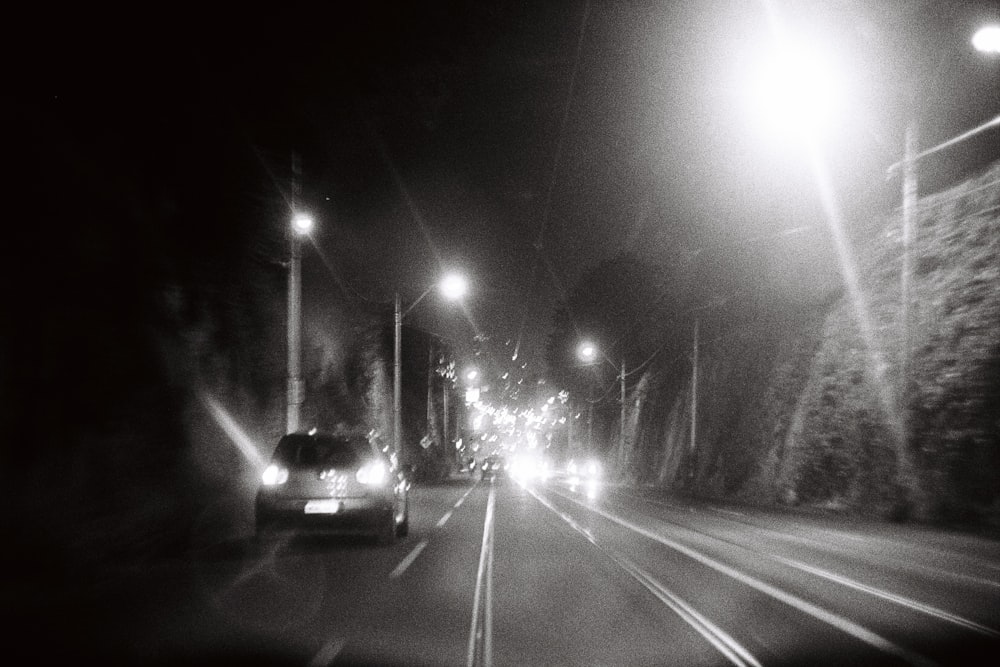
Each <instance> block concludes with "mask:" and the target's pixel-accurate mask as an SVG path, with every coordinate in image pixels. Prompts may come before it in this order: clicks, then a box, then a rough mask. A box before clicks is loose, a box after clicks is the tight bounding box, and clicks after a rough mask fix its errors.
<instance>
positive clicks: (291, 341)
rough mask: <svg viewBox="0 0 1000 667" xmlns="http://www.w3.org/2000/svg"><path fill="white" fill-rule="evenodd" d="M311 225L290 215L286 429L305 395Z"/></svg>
mask: <svg viewBox="0 0 1000 667" xmlns="http://www.w3.org/2000/svg"><path fill="white" fill-rule="evenodd" d="M312 228H313V219H312V218H311V217H310V216H309V215H307V214H305V213H302V212H298V213H295V214H294V215H293V216H292V225H291V234H290V237H291V238H290V241H291V258H290V261H289V265H288V390H287V391H288V394H287V405H288V413H287V423H286V429H285V430H286V432H287V433H294V432H295V431H298V430H299V419H300V415H301V409H302V402H303V400H304V398H305V396H304V394H305V392H304V391H303V387H302V378H301V374H302V371H301V359H302V333H301V329H302V239H303V238H304V237H306V236H308V235H309V232H311V231H312Z"/></svg>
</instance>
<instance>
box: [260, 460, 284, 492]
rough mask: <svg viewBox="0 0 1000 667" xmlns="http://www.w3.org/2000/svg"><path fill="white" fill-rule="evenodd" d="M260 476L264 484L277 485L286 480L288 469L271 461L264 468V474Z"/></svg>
mask: <svg viewBox="0 0 1000 667" xmlns="http://www.w3.org/2000/svg"><path fill="white" fill-rule="evenodd" d="M260 477H261V481H262V482H264V486H277V485H279V484H284V483H285V482H287V481H288V469H287V468H282V467H281V466H278V465H275V464H273V463H272V464H271V465H269V466H267V468H265V469H264V474H263V475H261V476H260Z"/></svg>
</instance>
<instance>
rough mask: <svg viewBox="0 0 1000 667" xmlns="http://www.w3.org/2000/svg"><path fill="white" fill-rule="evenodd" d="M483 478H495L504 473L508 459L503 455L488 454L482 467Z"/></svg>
mask: <svg viewBox="0 0 1000 667" xmlns="http://www.w3.org/2000/svg"><path fill="white" fill-rule="evenodd" d="M480 470H481V479H494V478H495V477H499V476H500V475H502V474H504V472H506V470H507V460H506V459H504V457H502V456H498V455H495V454H494V455H492V456H487V457H486V458H485V459H484V460H483V465H482V466H481V467H480Z"/></svg>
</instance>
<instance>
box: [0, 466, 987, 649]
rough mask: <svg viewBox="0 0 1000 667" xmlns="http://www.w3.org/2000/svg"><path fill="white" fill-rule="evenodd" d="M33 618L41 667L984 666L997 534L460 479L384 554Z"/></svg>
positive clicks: (178, 569)
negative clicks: (95, 663) (85, 665)
mask: <svg viewBox="0 0 1000 667" xmlns="http://www.w3.org/2000/svg"><path fill="white" fill-rule="evenodd" d="M22 617H23V618H30V619H32V620H31V623H30V624H29V625H30V627H28V628H25V629H24V631H23V633H22V634H21V636H19V637H13V638H12V641H13V645H14V646H18V645H20V646H28V647H30V648H31V650H32V651H33V655H34V658H35V659H34V660H33V662H36V663H44V662H61V663H63V664H66V662H67V661H69V662H71V663H72V662H76V661H77V660H75V659H79V661H81V662H86V661H87V660H92V659H94V658H97V659H103V660H104V661H105V662H130V663H131V662H134V663H144V664H164V665H167V664H170V665H175V664H177V665H179V664H240V665H251V664H282V665H283V664H289V665H303V666H305V665H327V664H347V665H349V664H407V665H412V664H426V665H439V664H443V665H470V664H477V665H490V664H496V665H595V664H599V665H727V664H733V665H792V664H796V665H797V664H804V665H822V664H830V665H843V664H970V663H983V662H988V663H993V662H996V661H997V660H998V658H997V657H996V649H997V647H998V646H1000V542H997V541H995V540H992V539H987V538H983V537H975V536H970V535H964V534H960V533H953V532H945V531H939V530H930V529H926V528H919V527H906V526H890V527H886V526H881V525H876V524H859V523H856V522H849V521H846V520H843V519H832V518H824V517H817V516H802V515H797V514H792V513H780V512H766V511H761V510H751V509H747V508H740V507H737V506H720V505H711V504H705V503H697V504H695V503H688V502H681V501H678V500H676V499H670V498H669V497H668V496H665V495H663V494H658V493H654V492H652V491H645V492H644V491H640V490H635V489H625V488H618V487H614V486H605V487H603V488H599V489H594V492H593V493H592V492H591V490H590V489H589V488H588V487H585V486H578V487H571V486H569V485H568V483H567V482H565V481H552V480H550V481H549V482H547V483H544V484H543V483H541V482H537V483H533V484H528V485H522V484H519V483H516V482H514V481H513V480H497V481H496V482H490V481H478V480H475V479H472V478H468V479H455V480H452V481H450V482H449V483H445V484H440V485H435V486H425V487H416V488H414V489H413V491H412V496H411V530H410V535H409V536H408V537H407V538H405V539H402V540H399V541H398V542H397V543H396V544H395V545H393V546H390V547H379V546H377V545H376V544H373V543H371V542H369V541H367V540H363V539H355V538H338V539H322V540H319V539H308V538H294V539H285V538H280V539H276V540H273V541H270V542H266V543H263V544H261V543H258V542H256V541H255V540H253V539H251V538H250V537H243V538H236V539H220V540H219V541H218V542H216V543H214V544H207V545H205V546H204V548H201V549H199V550H198V551H196V552H195V553H194V554H193V555H191V556H188V557H185V558H180V559H173V560H170V561H165V562H163V563H157V564H150V565H147V566H145V567H143V568H140V569H137V570H134V571H132V572H130V573H129V574H128V575H127V576H124V575H123V576H120V577H117V578H116V579H115V580H114V581H113V582H108V583H107V584H106V585H104V586H100V587H98V588H96V589H94V590H93V591H91V592H90V594H88V595H81V596H79V597H78V599H77V601H76V602H75V603H63V604H60V605H54V606H49V607H47V606H46V603H45V601H44V600H42V601H37V600H36V601H35V603H34V606H33V607H32V608H31V609H26V610H25V612H24V615H22ZM10 641H11V640H9V641H8V644H10ZM49 658H51V660H49ZM85 658H86V660H85Z"/></svg>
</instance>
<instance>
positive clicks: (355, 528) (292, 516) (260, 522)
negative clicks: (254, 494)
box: [256, 496, 393, 533]
mask: <svg viewBox="0 0 1000 667" xmlns="http://www.w3.org/2000/svg"><path fill="white" fill-rule="evenodd" d="M316 500H324V501H328V500H330V499H329V498H322V499H321V498H280V497H279V498H274V497H267V496H258V498H257V504H256V510H257V529H258V530H265V531H266V530H282V529H296V530H309V531H318V532H364V533H370V532H372V531H374V530H376V529H377V527H378V526H379V525H380V524H381V522H384V521H385V518H386V515H388V514H390V513H391V512H392V511H393V500H392V498H391V497H386V498H381V497H374V498H337V499H336V502H337V508H336V510H335V511H329V510H324V511H321V512H317V513H310V512H307V511H306V507H307V505H308V504H309V503H310V502H312V501H316Z"/></svg>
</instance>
